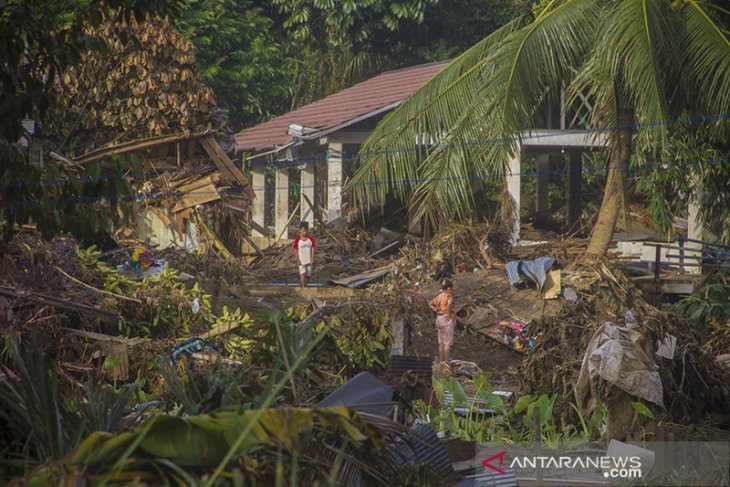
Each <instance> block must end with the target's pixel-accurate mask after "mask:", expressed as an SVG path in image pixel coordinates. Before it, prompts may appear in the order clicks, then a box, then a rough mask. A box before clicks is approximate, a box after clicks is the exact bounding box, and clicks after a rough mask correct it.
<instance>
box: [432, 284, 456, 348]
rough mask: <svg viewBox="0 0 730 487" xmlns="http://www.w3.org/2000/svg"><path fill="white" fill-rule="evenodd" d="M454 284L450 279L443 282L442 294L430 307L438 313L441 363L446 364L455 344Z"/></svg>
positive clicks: (437, 326) (440, 293) (437, 323)
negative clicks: (450, 350)
mask: <svg viewBox="0 0 730 487" xmlns="http://www.w3.org/2000/svg"><path fill="white" fill-rule="evenodd" d="M452 288H453V284H451V281H450V280H448V279H444V280H442V281H441V292H439V293H438V294H437V295H436V297H434V298H433V299H432V300H431V301H430V302H429V303H428V307H429V308H431V309H432V310H433V311H434V313H436V328H437V329H438V341H439V361H440V362H442V363H446V362H447V361H448V360H449V349H450V348H451V344H452V343H453V342H454V325H455V324H456V316H455V315H454V293H453V292H452Z"/></svg>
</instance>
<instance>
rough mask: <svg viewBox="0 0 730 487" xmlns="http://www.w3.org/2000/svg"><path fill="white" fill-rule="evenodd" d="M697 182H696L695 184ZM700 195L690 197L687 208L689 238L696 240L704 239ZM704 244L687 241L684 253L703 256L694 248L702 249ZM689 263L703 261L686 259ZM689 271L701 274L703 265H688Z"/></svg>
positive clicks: (690, 255) (689, 255) (687, 269)
mask: <svg viewBox="0 0 730 487" xmlns="http://www.w3.org/2000/svg"><path fill="white" fill-rule="evenodd" d="M696 184H697V183H696V182H695V185H696ZM698 198H699V195H698V196H697V197H695V198H690V199H689V205H688V208H687V238H691V239H694V240H702V233H703V226H702V220H701V219H700V205H699V202H698V201H697V200H698ZM701 248H702V244H698V243H694V242H685V244H684V249H685V251H684V254H685V255H686V256H688V257H702V254H701V253H700V252H697V251H693V250H692V249H701ZM685 262H687V263H688V264H699V263H700V262H702V261H701V260H700V259H691V258H690V259H685ZM685 269H686V271H687V272H689V273H692V274H701V273H702V267H700V266H688V267H686V268H685Z"/></svg>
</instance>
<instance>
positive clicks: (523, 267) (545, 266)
mask: <svg viewBox="0 0 730 487" xmlns="http://www.w3.org/2000/svg"><path fill="white" fill-rule="evenodd" d="M553 264H555V259H554V258H552V257H539V258H537V259H535V260H513V261H510V262H507V265H505V266H504V269H505V271H507V279H509V283H510V285H512V286H516V285H517V284H519V283H521V282H522V278H521V277H520V273H522V274H523V275H524V276H526V277H527V278H528V279H530V280H531V281H532V282H534V283H535V284H537V288H538V289H539V290H541V291H542V288H543V286H544V285H545V279H547V273H548V271H549V270H550V268H551V267H552V266H553Z"/></svg>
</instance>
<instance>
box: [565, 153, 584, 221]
mask: <svg viewBox="0 0 730 487" xmlns="http://www.w3.org/2000/svg"><path fill="white" fill-rule="evenodd" d="M582 198H583V153H582V152H581V151H580V150H572V151H570V162H569V170H568V232H574V231H576V230H577V229H578V225H579V224H580V214H581V213H582V212H583V203H582Z"/></svg>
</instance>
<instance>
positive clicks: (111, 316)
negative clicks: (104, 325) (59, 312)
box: [0, 287, 119, 321]
mask: <svg viewBox="0 0 730 487" xmlns="http://www.w3.org/2000/svg"><path fill="white" fill-rule="evenodd" d="M0 295H2V296H8V297H11V298H19V299H26V300H28V301H30V302H33V303H37V304H42V305H46V306H53V307H55V308H60V309H65V310H66V311H73V312H76V313H82V314H92V315H96V316H98V317H99V318H102V319H106V320H109V321H116V320H117V319H118V318H119V315H118V314H117V313H115V312H113V311H107V310H105V309H101V308H97V307H95V306H88V305H86V304H81V303H75V302H73V301H70V300H66V299H59V298H56V297H53V296H49V295H47V294H43V293H18V292H16V291H14V290H12V289H8V288H5V287H0Z"/></svg>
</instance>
